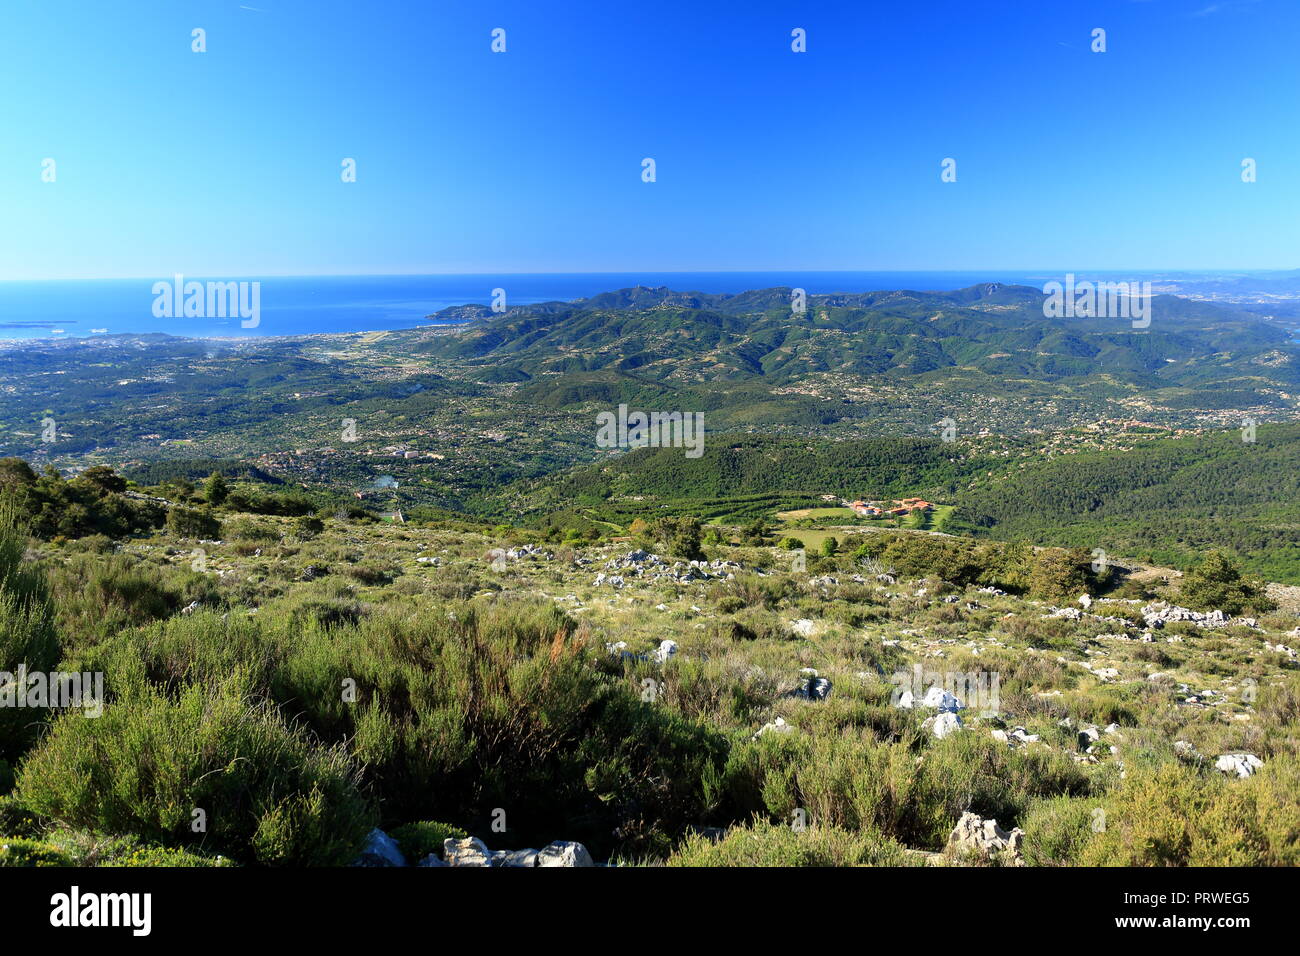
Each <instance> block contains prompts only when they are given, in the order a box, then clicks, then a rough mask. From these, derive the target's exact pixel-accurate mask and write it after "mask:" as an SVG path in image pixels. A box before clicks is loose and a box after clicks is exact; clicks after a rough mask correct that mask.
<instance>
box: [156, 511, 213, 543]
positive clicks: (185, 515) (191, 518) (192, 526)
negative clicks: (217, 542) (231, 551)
mask: <svg viewBox="0 0 1300 956" xmlns="http://www.w3.org/2000/svg"><path fill="white" fill-rule="evenodd" d="M167 530H168V531H170V532H171V533H172V534H174V535H176V536H177V537H178V538H205V539H208V540H214V539H216V538H220V537H221V522H220V521H218V520H217V519H216V517H214V516H213V515H212V513H211V512H208V511H200V510H197V509H195V508H182V507H179V506H177V507H174V508H172V509H171V510H170V511H168V512H167Z"/></svg>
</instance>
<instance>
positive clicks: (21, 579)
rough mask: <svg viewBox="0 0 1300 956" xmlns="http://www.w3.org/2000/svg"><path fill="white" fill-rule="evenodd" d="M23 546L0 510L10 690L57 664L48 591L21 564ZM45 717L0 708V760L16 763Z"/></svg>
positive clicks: (1, 664) (4, 649) (1, 598)
mask: <svg viewBox="0 0 1300 956" xmlns="http://www.w3.org/2000/svg"><path fill="white" fill-rule="evenodd" d="M26 545H27V541H26V536H25V535H23V534H21V533H20V532H19V530H18V529H17V518H16V516H15V515H14V514H13V513H12V512H6V511H4V510H3V509H0V671H3V672H5V673H7V674H11V675H15V678H14V683H15V684H16V683H17V681H16V675H17V674H18V672H19V669H20V668H25V669H26V671H28V672H33V671H51V670H53V669H54V668H55V667H56V666H57V665H58V662H59V658H60V647H59V640H58V637H57V635H56V632H55V628H54V613H53V608H52V606H51V603H50V597H49V591H48V589H47V587H46V582H45V578H44V577H43V576H42V575H41V573H40V572H39V571H37V570H36V569H34V568H33V566H32V565H31V564H28V563H27V562H25V561H24V552H25V550H26ZM16 690H17V691H19V692H21V691H22V690H23V688H16ZM0 692H2V689H0ZM45 713H46V712H45V711H44V710H32V709H29V708H26V707H14V706H6V707H0V760H3V761H6V762H8V763H11V764H12V763H16V762H17V759H18V758H19V757H20V756H21V755H22V754H23V753H24V752H25V751H26V749H27V747H28V746H29V745H30V744H31V742H32V740H33V739H34V737H35V735H36V732H37V727H38V726H39V723H40V721H41V720H42V719H43V718H44V715H45Z"/></svg>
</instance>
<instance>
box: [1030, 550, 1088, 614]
mask: <svg viewBox="0 0 1300 956" xmlns="http://www.w3.org/2000/svg"><path fill="white" fill-rule="evenodd" d="M1089 560H1090V555H1089V553H1088V552H1087V551H1086V550H1084V549H1083V548H1071V549H1070V550H1068V551H1067V550H1065V549H1064V548H1047V549H1045V550H1043V551H1040V552H1039V553H1038V554H1037V555H1036V556H1035V557H1034V566H1033V569H1032V570H1031V571H1030V572H1029V590H1030V591H1031V592H1032V593H1033V594H1034V596H1035V597H1040V598H1044V599H1046V600H1049V601H1059V600H1062V599H1064V598H1076V597H1079V596H1080V595H1082V594H1090V593H1091V592H1092V580H1091V578H1090V577H1089V576H1088V562H1089Z"/></svg>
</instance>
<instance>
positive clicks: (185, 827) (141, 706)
mask: <svg viewBox="0 0 1300 956" xmlns="http://www.w3.org/2000/svg"><path fill="white" fill-rule="evenodd" d="M116 676H117V677H118V680H117V681H115V685H116V693H115V696H114V699H113V700H112V701H111V702H110V703H109V705H108V706H107V707H106V708H105V710H104V713H103V715H102V716H101V717H99V718H97V719H95V720H85V719H82V718H81V717H79V716H76V715H69V716H64V717H62V718H60V719H58V720H56V721H55V722H54V724H53V726H52V727H51V729H50V731H49V733H48V734H47V735H46V737H45V738H44V739H43V740H42V741H41V743H40V745H39V746H38V747H37V748H35V749H34V750H33V751H32V752H31V753H30V754H29V755H28V757H27V759H26V760H25V761H24V763H23V765H22V767H21V768H20V769H19V778H18V789H17V794H18V797H19V799H20V800H22V801H23V802H24V803H26V804H27V805H28V806H29V807H31V809H32V810H33V811H34V812H36V813H39V814H42V815H44V816H47V817H52V818H55V819H57V820H59V821H61V822H63V823H66V824H68V825H71V826H74V827H82V828H86V829H92V830H98V831H103V832H107V833H130V834H137V835H139V836H140V837H141V838H143V839H144V840H146V841H148V842H151V843H160V844H165V845H169V846H177V845H180V844H185V843H191V844H192V843H193V842H195V841H196V840H199V839H203V840H204V841H205V843H206V844H207V845H210V846H211V847H213V848H214V849H217V850H219V851H220V852H223V853H226V854H229V855H231V856H234V857H236V858H238V859H244V860H248V861H256V862H259V863H263V864H291V865H312V864H317V865H320V864H324V865H329V864H337V863H343V862H347V861H348V860H349V859H350V858H351V857H352V855H353V854H355V852H356V850H357V848H358V846H359V845H360V843H361V841H362V839H363V838H364V836H365V834H366V832H367V831H368V829H369V828H370V826H371V825H372V823H373V820H372V817H371V812H370V810H369V807H368V806H367V803H366V801H365V800H363V798H362V797H361V795H360V793H359V792H358V790H357V784H356V777H355V771H354V769H353V768H352V766H351V764H350V762H349V761H348V759H347V757H346V756H345V755H344V754H343V752H342V751H341V750H339V749H337V748H325V747H322V746H320V745H319V744H316V743H314V742H313V741H312V740H311V739H310V738H309V737H308V736H307V735H306V734H305V733H304V732H303V731H301V730H297V729H294V728H291V727H289V726H287V725H286V724H285V723H284V721H283V720H282V719H281V718H280V716H279V714H278V713H277V712H276V711H275V710H274V709H273V708H271V707H269V706H267V705H266V704H263V703H259V702H258V701H257V700H256V699H254V698H252V697H250V696H248V695H247V693H246V689H247V688H246V680H245V679H244V678H243V676H242V675H241V674H239V673H235V674H233V675H229V676H227V677H226V678H224V679H223V680H221V681H220V682H219V683H216V684H214V685H212V686H211V688H210V689H207V688H204V687H200V686H197V685H190V686H187V687H185V688H183V689H182V690H181V691H180V692H179V693H178V694H177V695H176V696H175V698H171V697H169V696H167V695H166V694H164V693H161V692H159V691H158V690H156V689H154V688H152V687H150V686H148V685H147V684H146V683H145V682H144V681H143V679H142V677H141V675H139V673H138V672H137V673H136V674H132V675H125V674H121V673H119V674H117V675H116ZM122 684H125V685H126V688H125V690H123V689H122V686H121V685H122ZM195 809H201V810H203V811H204V813H205V814H206V816H207V833H206V834H204V835H203V836H201V837H200V836H196V834H195V833H194V832H192V830H191V823H192V821H193V819H194V818H193V816H192V811H194V810H195Z"/></svg>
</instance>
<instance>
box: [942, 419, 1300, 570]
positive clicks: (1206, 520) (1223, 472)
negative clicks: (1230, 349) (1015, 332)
mask: <svg viewBox="0 0 1300 956" xmlns="http://www.w3.org/2000/svg"><path fill="white" fill-rule="evenodd" d="M950 527H951V528H953V529H954V530H959V529H963V528H966V529H971V530H975V531H976V532H979V533H984V534H991V535H993V536H996V537H999V538H1024V539H1027V540H1032V541H1034V542H1037V543H1042V544H1070V545H1083V546H1087V547H1090V548H1104V549H1106V550H1108V551H1110V552H1112V553H1115V554H1123V555H1126V556H1130V557H1134V558H1138V559H1139V560H1150V561H1153V562H1155V563H1162V564H1172V565H1175V566H1185V565H1187V564H1188V563H1189V562H1190V561H1192V560H1194V559H1195V558H1196V557H1198V556H1199V554H1200V553H1202V552H1203V551H1204V550H1206V549H1207V548H1210V547H1227V548H1230V549H1231V550H1233V551H1235V552H1237V553H1238V554H1240V555H1242V556H1243V558H1245V560H1246V563H1247V564H1248V566H1249V567H1250V568H1251V569H1252V570H1254V571H1256V572H1257V573H1260V574H1263V575H1264V576H1266V577H1269V578H1270V579H1272V580H1279V581H1289V582H1297V581H1300V426H1296V425H1279V426H1272V427H1261V428H1259V429H1258V431H1257V433H1256V436H1255V441H1254V442H1246V441H1243V440H1242V433H1241V432H1240V431H1238V430H1235V429H1234V430H1230V431H1227V432H1224V433H1218V434H1209V435H1201V436H1195V437H1187V438H1177V439H1174V438H1169V439H1157V440H1153V441H1150V442H1145V443H1143V444H1141V445H1140V446H1139V447H1137V448H1134V449H1133V450H1129V451H1122V450H1107V451H1096V452H1081V453H1079V454H1073V455H1063V456H1058V457H1055V458H1052V459H1050V460H1047V461H1044V462H1042V463H1038V464H1031V465H1027V466H1025V467H1024V468H1022V469H1015V470H1012V471H1011V472H1009V473H1007V474H1004V475H1003V476H1000V477H999V476H994V477H992V478H988V479H986V480H984V481H981V482H979V483H977V484H976V485H975V486H974V487H972V488H970V489H969V490H967V491H965V492H964V493H963V494H962V495H961V496H959V498H958V508H957V510H956V512H955V513H954V515H953V519H952V523H951V524H950Z"/></svg>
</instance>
